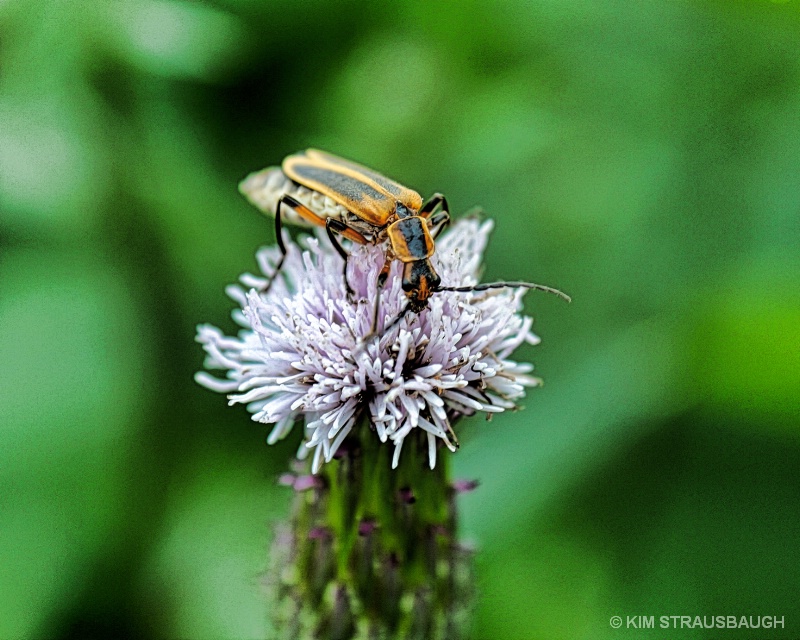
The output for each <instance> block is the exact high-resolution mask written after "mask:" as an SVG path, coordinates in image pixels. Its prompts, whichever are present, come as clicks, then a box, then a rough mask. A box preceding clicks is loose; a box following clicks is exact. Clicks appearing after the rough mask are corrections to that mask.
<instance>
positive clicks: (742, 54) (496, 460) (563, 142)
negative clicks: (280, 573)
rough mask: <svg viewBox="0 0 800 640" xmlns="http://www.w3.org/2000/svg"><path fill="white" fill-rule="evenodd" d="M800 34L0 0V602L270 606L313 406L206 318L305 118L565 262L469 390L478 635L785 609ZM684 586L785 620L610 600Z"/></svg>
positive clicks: (92, 610) (531, 250)
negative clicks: (253, 409)
mask: <svg viewBox="0 0 800 640" xmlns="http://www.w3.org/2000/svg"><path fill="white" fill-rule="evenodd" d="M799 52H800V2H795V1H791V2H786V3H774V2H768V1H766V0H765V1H758V0H752V1H748V2H744V1H739V2H737V1H722V0H719V1H716V2H715V1H709V0H705V1H693V2H689V1H685V2H681V1H672V0H671V1H667V0H662V1H660V2H652V1H649V0H648V1H643V2H622V1H613V0H595V1H591V2H589V1H587V2H579V1H577V0H570V1H566V0H517V1H507V2H498V3H493V2H475V1H469V2H460V3H457V4H456V3H452V4H450V3H448V4H439V3H421V2H414V1H412V0H408V1H405V2H391V3H388V2H387V3H379V2H369V3H360V2H355V1H345V2H322V1H320V2H297V1H286V0H282V1H275V2H257V1H255V0H251V1H246V0H242V1H235V0H219V1H216V2H189V1H187V0H183V1H173V0H116V1H109V0H105V1H103V0H95V1H92V0H74V1H58V0H51V1H39V2H36V1H25V0H5V1H2V2H0V329H2V330H1V331H0V362H1V363H2V374H0V375H1V376H2V382H1V383H0V412H1V413H2V425H1V427H0V536H1V537H0V539H1V540H2V544H0V637H2V638H39V637H49V638H92V637H97V638H100V637H110V636H115V637H122V638H125V637H128V638H162V637H169V638H172V637H181V638H257V637H259V636H261V635H262V634H263V632H264V629H265V617H266V612H265V604H264V596H263V592H262V587H261V580H262V574H263V570H264V568H265V566H266V562H267V557H266V553H267V549H268V544H269V539H270V523H271V522H274V521H275V520H276V519H277V518H280V517H281V516H282V515H283V514H285V513H286V511H287V509H288V503H289V498H290V496H289V495H288V492H287V491H286V490H285V489H280V488H278V487H276V486H275V478H276V476H277V475H278V474H279V473H280V472H281V471H283V470H284V469H285V467H286V464H287V460H288V459H289V457H290V456H291V455H292V454H293V451H294V449H295V447H296V446H297V438H296V437H295V438H293V439H290V440H291V441H289V442H285V443H282V444H281V445H279V446H277V447H275V448H267V447H266V445H265V444H264V439H265V436H266V434H267V432H268V428H267V427H266V426H264V425H256V424H254V423H252V422H250V420H249V416H248V414H247V413H246V412H245V410H244V409H243V408H241V407H238V408H235V409H230V408H228V407H227V406H226V403H225V400H224V398H223V397H221V396H220V395H217V394H212V393H210V392H208V391H206V390H203V389H201V388H200V387H198V386H196V385H195V384H194V382H193V381H192V375H193V373H194V371H196V370H197V369H198V368H200V367H201V363H202V360H203V358H202V353H201V350H200V348H199V346H197V345H196V344H195V343H194V332H195V325H196V324H197V323H199V322H212V323H215V324H218V325H220V326H222V327H223V328H225V329H226V330H228V331H231V330H233V329H234V325H233V323H232V322H231V321H230V319H229V314H230V310H231V308H232V302H230V301H229V300H228V299H227V298H226V297H225V295H224V292H223V289H224V286H225V285H226V284H227V283H230V282H232V281H234V280H235V279H236V278H237V276H238V274H239V273H241V272H242V271H245V270H251V269H254V268H255V260H254V258H253V253H254V250H255V249H256V247H258V246H259V245H261V244H265V243H271V242H272V241H273V240H274V235H273V231H272V224H271V222H270V221H269V220H267V219H265V218H264V217H262V216H260V215H259V214H258V213H257V212H256V210H255V209H253V208H252V207H250V206H249V205H248V204H247V203H246V202H245V201H244V199H243V198H241V197H240V196H239V195H238V193H237V190H236V185H237V182H238V181H239V180H240V179H241V178H242V177H243V176H244V175H245V174H247V173H248V172H250V171H252V170H255V169H259V168H262V167H264V166H266V165H269V164H276V163H278V162H279V161H280V160H281V159H282V158H283V157H284V156H285V155H287V154H288V153H290V152H294V151H297V150H299V149H303V148H305V147H308V146H315V147H320V148H323V149H327V150H329V151H331V152H334V153H336V154H339V155H343V156H345V157H348V158H353V159H355V160H358V161H360V162H362V163H364V164H367V165H369V166H371V167H374V168H376V169H378V170H380V171H382V172H384V173H386V174H387V175H390V176H392V177H394V178H396V179H398V180H400V181H401V182H403V183H405V184H408V185H409V186H412V187H414V188H416V189H417V190H419V191H420V192H421V193H423V194H424V195H429V194H430V193H432V192H434V191H442V192H444V193H445V194H447V196H448V198H449V199H450V202H451V204H452V205H453V206H454V209H455V210H456V211H457V212H460V211H466V210H467V209H469V208H471V207H473V206H474V205H480V206H482V207H483V209H484V210H485V211H486V214H487V215H488V216H490V217H493V218H494V219H495V220H496V231H495V233H494V236H493V243H492V245H491V246H490V249H489V252H488V256H487V263H488V266H487V271H486V278H487V279H500V278H507V279H527V280H533V281H535V282H541V283H546V284H549V285H553V286H557V287H560V288H563V289H564V290H565V291H567V292H568V293H570V294H571V295H572V296H573V299H574V302H573V304H571V305H566V304H564V303H563V302H562V301H560V300H558V299H557V298H555V297H554V296H547V295H544V294H537V293H534V294H530V295H529V296H528V297H527V309H528V311H529V313H531V314H533V315H535V317H536V320H537V321H536V325H535V328H536V330H537V331H538V333H539V334H540V335H541V336H542V338H543V344H542V345H541V346H539V347H535V348H534V347H531V348H529V349H528V350H527V351H524V352H523V353H522V354H521V356H520V357H521V358H522V359H532V360H533V361H534V362H535V364H536V366H537V372H538V374H539V375H541V376H542V377H544V378H545V380H546V385H545V387H544V388H543V389H539V390H534V391H533V392H531V393H530V394H529V396H528V400H527V408H526V410H525V411H523V412H520V413H516V414H513V415H502V416H498V417H496V419H495V420H494V421H493V422H491V423H488V424H487V423H485V422H483V421H481V420H475V421H474V422H472V423H468V424H463V425H462V431H461V432H462V433H463V434H465V435H464V437H463V439H462V441H463V442H465V446H464V447H462V449H461V451H460V452H459V453H458V454H456V456H455V459H454V464H455V470H456V474H457V475H458V476H462V477H468V478H479V479H480V480H481V482H482V486H481V488H480V489H479V490H478V491H476V492H474V493H472V494H469V495H467V496H464V497H463V498H462V508H463V525H464V533H465V536H466V537H467V538H469V539H471V540H474V541H475V542H476V543H477V545H478V547H479V548H480V549H481V551H480V554H479V556H478V579H479V590H480V593H481V599H480V602H479V604H478V607H477V611H476V617H475V624H474V634H473V637H474V638H476V639H477V638H479V639H492V640H499V639H503V638H508V639H515V640H516V639H526V640H528V639H540V638H541V639H543V640H554V639H559V638H592V639H595V638H600V639H602V638H624V637H629V638H632V637H637V638H638V637H658V638H663V637H671V638H719V637H721V636H722V635H724V636H725V637H726V638H727V637H731V638H737V637H747V638H752V637H754V635H758V636H759V637H761V636H764V637H794V636H800V605H798V601H797V593H798V586H799V585H798V582H800V553H798V545H799V543H800V475H798V469H800V430H799V429H798V427H799V426H800V425H799V424H798V423H799V422H800V420H799V419H798V416H800V287H799V286H798V285H800V277H798V276H800V215H799V214H800V179H798V169H799V168H800V56H799V55H798V53H799ZM295 436H297V434H295ZM676 614H677V615H728V614H734V615H777V616H784V617H785V629H784V630H780V629H779V630H777V631H775V630H773V631H771V632H767V631H761V632H746V631H745V632H734V631H719V630H716V631H702V630H691V631H690V630H683V631H670V632H665V631H663V630H659V629H656V630H655V631H653V632H637V631H633V630H630V629H629V630H626V629H624V628H623V629H620V630H613V629H611V628H610V626H609V618H610V616H612V615H621V616H623V617H625V616H627V615H656V616H659V615H676ZM770 634H771V635H770Z"/></svg>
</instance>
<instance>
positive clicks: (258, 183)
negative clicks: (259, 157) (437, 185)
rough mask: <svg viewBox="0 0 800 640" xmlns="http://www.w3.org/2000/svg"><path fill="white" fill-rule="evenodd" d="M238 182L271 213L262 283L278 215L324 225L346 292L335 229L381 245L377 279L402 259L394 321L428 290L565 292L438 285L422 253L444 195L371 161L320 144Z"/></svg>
mask: <svg viewBox="0 0 800 640" xmlns="http://www.w3.org/2000/svg"><path fill="white" fill-rule="evenodd" d="M239 190H240V191H241V192H242V193H243V194H244V195H245V196H246V197H247V198H248V199H249V200H250V202H252V203H253V204H254V205H255V206H256V207H258V208H259V209H261V210H262V211H263V212H265V213H268V214H270V215H274V216H275V233H276V238H277V241H278V245H279V247H280V249H281V258H280V260H279V262H278V265H277V267H276V269H275V273H274V274H273V276H272V279H271V280H270V282H269V283H268V284H267V286H266V288H265V291H266V290H267V289H269V286H270V285H271V284H272V282H273V281H274V279H275V277H276V276H277V274H278V273H279V271H280V268H281V266H282V265H283V260H284V258H285V256H286V247H285V246H284V244H283V234H282V233H281V231H282V225H283V221H284V218H285V220H286V221H287V222H291V223H293V224H300V225H305V226H319V227H325V229H326V231H327V233H328V236H329V238H330V240H331V242H332V243H333V246H334V247H335V248H336V250H337V251H338V252H339V254H340V255H341V256H342V258H343V259H344V261H345V265H344V281H345V285H346V286H347V290H348V293H349V294H351V293H352V291H351V289H350V286H349V284H347V259H348V254H347V252H346V251H345V249H344V248H343V247H342V245H341V243H340V242H339V239H338V236H342V237H344V238H346V239H348V240H350V241H351V242H356V243H358V244H381V245H385V246H386V261H385V263H384V266H383V269H382V270H381V273H380V276H379V284H380V285H382V284H383V282H384V281H385V280H386V277H387V276H388V274H389V269H390V267H391V265H392V262H394V261H395V260H399V261H401V262H403V263H404V269H403V290H404V291H405V293H406V296H407V297H408V304H407V306H406V309H405V311H404V312H403V313H401V314H400V315H399V316H397V318H396V319H395V320H394V321H393V322H392V323H390V325H389V326H391V325H393V324H395V323H396V322H398V321H399V320H400V319H401V318H402V317H403V316H404V315H405V313H406V312H413V313H419V312H420V311H422V310H423V309H425V308H426V307H427V306H428V299H429V298H430V296H431V295H432V294H434V293H437V292H440V291H461V292H467V291H484V290H487V289H497V288H502V287H524V288H527V289H541V290H544V291H550V292H551V293H556V294H558V295H560V296H562V297H564V298H566V299H567V300H569V296H567V295H566V294H564V293H562V292H560V291H558V290H557V289H552V288H551V287H546V286H544V285H538V284H533V283H528V282H494V283H489V284H480V285H477V286H474V287H443V286H441V279H440V278H439V276H438V274H437V273H436V271H435V270H434V268H433V265H432V264H431V261H430V258H431V256H432V255H433V254H434V252H435V243H434V240H435V238H436V236H437V235H438V234H439V233H440V232H441V231H442V229H444V227H445V226H447V224H448V222H449V221H450V211H449V206H448V203H447V199H446V198H445V197H444V196H443V195H442V194H440V193H436V194H434V195H433V196H431V197H430V198H429V199H428V200H427V201H424V202H423V199H422V197H421V196H420V195H419V194H418V193H417V192H416V191H414V190H412V189H409V188H408V187H404V186H403V185H401V184H399V183H397V182H395V181H394V180H391V179H389V178H387V177H386V176H383V175H381V174H379V173H377V172H375V171H373V170H372V169H368V168H367V167H364V166H362V165H360V164H356V163H355V162H351V161H349V160H345V159H343V158H339V157H337V156H334V155H332V154H329V153H325V152H324V151H318V150H316V149H308V150H307V151H304V152H301V153H297V154H294V155H291V156H288V157H287V158H286V159H285V160H284V161H283V163H282V164H281V166H280V167H268V168H266V169H264V170H262V171H258V172H256V173H253V174H251V175H249V176H248V177H247V178H245V179H244V180H243V181H242V183H241V184H240V185H239ZM376 304H377V301H376ZM386 328H388V326H387V327H385V329H386ZM374 329H375V328H374V327H373V331H374Z"/></svg>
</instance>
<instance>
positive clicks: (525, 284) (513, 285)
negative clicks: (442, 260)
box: [433, 282, 572, 302]
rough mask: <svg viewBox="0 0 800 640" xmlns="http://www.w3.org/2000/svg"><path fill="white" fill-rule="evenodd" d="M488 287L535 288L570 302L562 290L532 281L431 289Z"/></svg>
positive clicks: (460, 290) (484, 289)
mask: <svg viewBox="0 0 800 640" xmlns="http://www.w3.org/2000/svg"><path fill="white" fill-rule="evenodd" d="M488 289H537V290H539V291H547V292H548V293H555V294H556V295H557V296H559V297H561V298H564V300H566V301H567V302H572V298H570V297H569V296H568V295H567V294H566V293H564V292H563V291H559V290H558V289H554V288H553V287H548V286H546V285H543V284H534V283H533V282H487V283H486V284H476V285H475V286H473V287H436V288H435V289H433V292H434V293H438V292H439V291H455V292H457V293H468V292H470V291H486V290H488Z"/></svg>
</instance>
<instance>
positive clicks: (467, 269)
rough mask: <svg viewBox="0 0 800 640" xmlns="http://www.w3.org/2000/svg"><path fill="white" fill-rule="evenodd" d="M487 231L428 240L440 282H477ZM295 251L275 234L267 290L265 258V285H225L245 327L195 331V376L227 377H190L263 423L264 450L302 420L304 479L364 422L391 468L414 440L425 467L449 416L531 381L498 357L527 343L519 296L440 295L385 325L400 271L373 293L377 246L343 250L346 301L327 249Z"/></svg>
mask: <svg viewBox="0 0 800 640" xmlns="http://www.w3.org/2000/svg"><path fill="white" fill-rule="evenodd" d="M491 228H492V223H491V221H486V222H483V223H480V222H479V221H478V220H476V219H474V218H466V219H462V220H460V221H458V222H456V223H455V224H454V226H453V228H452V229H451V230H450V231H449V232H447V233H445V234H443V235H442V236H441V237H440V238H439V239H437V242H436V253H435V255H434V256H433V262H434V266H435V268H436V270H437V272H438V273H439V274H440V275H441V277H442V282H443V283H444V284H446V285H448V286H471V285H474V284H477V282H478V276H479V272H480V263H481V258H482V254H483V251H484V249H485V247H486V244H487V241H488V237H489V233H490V231H491ZM301 242H302V246H300V245H298V244H295V243H292V242H290V241H289V240H288V237H287V242H286V245H287V249H288V253H287V256H286V260H285V262H284V265H283V269H282V273H281V275H280V276H279V277H278V278H277V280H276V281H275V282H274V283H273V284H272V286H271V287H270V288H269V291H268V292H267V293H260V292H259V290H263V288H264V287H265V285H266V284H267V282H268V281H269V280H268V277H269V274H272V273H273V272H274V268H275V265H276V263H277V260H278V257H279V251H278V249H277V248H275V247H272V248H263V249H261V250H260V251H259V252H258V254H257V260H258V263H259V267H260V269H261V271H262V272H263V273H264V274H268V275H267V276H254V275H250V274H245V275H244V276H242V278H241V284H242V286H231V287H229V288H228V290H227V292H228V295H229V296H230V297H231V298H233V299H234V300H235V301H236V302H237V303H239V304H240V305H241V311H238V312H236V313H235V314H234V319H235V320H236V321H237V322H238V323H239V324H240V325H242V327H243V328H244V330H243V331H241V332H240V333H239V335H238V336H237V337H230V336H225V335H224V334H223V333H222V332H221V331H220V330H219V329H217V328H216V327H213V326H210V325H202V326H200V327H199V328H198V336H197V339H198V341H199V342H200V343H201V344H202V345H203V348H204V349H205V351H206V352H207V354H208V356H207V359H206V367H207V368H209V369H222V370H227V374H226V377H225V378H224V379H219V378H215V377H213V376H211V375H209V374H208V373H205V372H201V373H198V374H197V375H196V380H197V382H199V383H200V384H201V385H203V386H205V387H207V388H209V389H212V390H214V391H219V392H224V393H228V394H229V395H228V398H229V401H230V404H236V403H244V404H246V405H247V408H248V410H249V411H250V412H251V413H252V414H253V416H252V418H253V420H255V421H257V422H263V423H265V424H272V425H274V426H273V428H272V431H271V433H270V434H269V437H268V439H267V441H268V442H269V443H270V444H272V443H275V442H276V441H277V440H279V439H281V438H283V437H284V436H286V435H287V434H288V433H289V432H290V431H291V429H292V426H293V425H294V424H295V422H298V421H300V420H301V419H302V420H303V422H304V424H305V438H304V441H303V444H302V445H301V447H300V451H299V452H298V457H300V458H304V457H305V456H306V455H308V454H309V453H311V452H313V462H312V472H313V473H317V472H318V471H319V470H320V468H321V466H322V464H323V462H330V461H331V460H332V459H333V458H334V456H335V455H336V454H337V451H338V450H339V449H340V447H341V445H342V444H343V442H344V441H345V439H346V438H347V437H348V435H349V434H350V433H351V431H352V430H353V428H354V426H355V425H357V424H359V422H360V421H361V420H362V419H363V420H364V421H365V422H366V423H367V424H368V425H369V427H370V430H371V431H372V432H373V437H375V438H377V439H378V440H379V441H380V442H381V443H388V442H389V441H391V443H392V444H393V445H394V450H393V456H392V467H393V468H395V467H397V466H398V463H399V457H400V452H401V449H402V447H403V443H404V442H405V441H406V439H407V438H408V437H409V434H411V433H414V432H424V435H425V438H426V439H427V453H428V463H429V465H430V467H431V469H433V468H434V466H435V464H436V458H437V448H438V446H439V445H444V446H446V447H447V448H448V449H450V450H451V451H455V449H456V447H457V446H458V439H457V437H456V432H455V429H454V426H453V425H454V421H455V420H456V419H457V418H458V417H460V416H463V415H472V414H474V413H476V412H479V411H480V412H485V413H487V414H492V413H499V412H502V411H505V410H508V409H514V408H515V407H516V401H517V400H519V398H521V397H522V396H523V395H524V392H525V387H531V386H535V385H537V384H538V382H539V381H538V380H537V379H536V378H534V377H531V376H529V375H528V373H529V372H530V371H531V369H532V366H531V365H529V364H521V363H517V362H515V361H513V360H510V359H509V356H510V355H511V353H512V352H513V351H514V350H515V349H516V348H517V347H518V346H520V345H521V344H522V343H523V342H528V343H530V344H537V343H538V338H537V337H536V336H535V335H534V334H533V333H531V324H532V320H531V318H529V317H526V316H523V315H521V314H520V311H521V308H522V296H523V294H524V290H523V289H510V288H507V289H495V290H491V291H482V292H470V293H458V292H440V293H437V294H435V295H434V296H433V297H432V298H431V299H430V305H429V308H428V309H426V310H423V311H422V312H421V313H420V314H405V315H404V316H403V317H402V318H401V319H400V320H399V321H397V322H393V321H394V320H396V319H397V318H398V315H399V314H402V312H403V309H404V306H405V296H404V295H403V291H402V288H401V277H400V276H401V274H400V266H401V265H400V264H399V263H397V262H395V264H394V265H393V266H392V270H391V272H390V274H389V278H388V279H387V281H386V284H385V286H384V288H383V290H382V291H380V293H379V292H378V289H377V281H378V274H379V272H380V269H381V267H382V265H383V263H384V258H385V255H384V249H383V248H382V247H378V246H372V245H365V246H357V247H354V248H353V250H352V253H351V255H350V259H349V261H348V267H349V268H348V271H347V278H348V282H349V284H350V286H351V288H352V289H353V291H354V293H355V296H354V297H353V298H352V299H348V296H347V293H346V286H345V282H344V281H343V278H342V262H341V260H342V259H341V257H340V256H339V255H338V254H337V253H336V252H335V251H334V249H333V247H332V246H331V245H330V244H329V242H328V240H327V238H325V237H324V236H323V234H319V233H318V234H317V236H316V237H307V238H305V239H304V240H302V241H301ZM376 301H377V304H376ZM373 326H374V329H375V331H374V333H373ZM387 328H388V330H387Z"/></svg>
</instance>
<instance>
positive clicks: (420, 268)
mask: <svg viewBox="0 0 800 640" xmlns="http://www.w3.org/2000/svg"><path fill="white" fill-rule="evenodd" d="M441 283H442V279H441V278H440V277H439V274H438V273H436V271H435V270H434V268H433V265H432V264H431V261H430V260H428V258H423V259H422V260H414V261H413V262H406V263H405V264H404V265H403V291H405V292H406V296H408V307H409V310H410V311H412V312H414V313H419V312H420V311H422V310H423V309H425V308H426V307H427V306H428V298H430V297H431V294H433V293H434V291H436V289H438V288H439V285H440V284H441Z"/></svg>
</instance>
